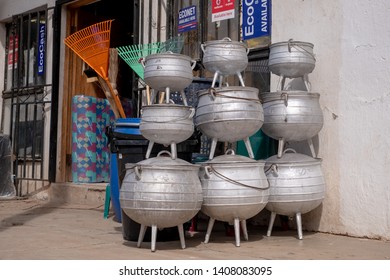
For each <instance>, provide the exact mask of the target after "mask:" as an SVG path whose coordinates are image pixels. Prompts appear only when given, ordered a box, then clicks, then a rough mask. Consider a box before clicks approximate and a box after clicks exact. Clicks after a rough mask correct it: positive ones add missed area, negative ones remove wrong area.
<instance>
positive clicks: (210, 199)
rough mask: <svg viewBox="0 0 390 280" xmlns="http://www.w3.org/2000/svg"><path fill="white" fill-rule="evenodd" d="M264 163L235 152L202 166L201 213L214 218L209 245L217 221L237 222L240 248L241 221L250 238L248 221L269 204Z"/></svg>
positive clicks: (236, 231) (235, 225) (210, 227)
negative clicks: (247, 226) (247, 227)
mask: <svg viewBox="0 0 390 280" xmlns="http://www.w3.org/2000/svg"><path fill="white" fill-rule="evenodd" d="M264 164H265V162H264V161H256V160H254V159H250V158H248V157H244V156H240V155H235V154H234V152H233V151H232V150H227V152H226V154H225V155H222V156H218V157H215V158H214V159H212V160H209V161H207V162H204V163H202V164H201V169H200V172H199V177H200V180H201V184H202V188H203V205H202V208H201V210H202V212H203V213H205V214H206V215H208V216H209V217H210V221H209V225H208V228H207V233H206V239H205V243H207V242H208V241H209V237H210V234H211V230H212V227H213V225H214V221H215V220H220V221H225V222H229V223H234V227H235V233H236V246H239V245H240V236H239V232H240V231H239V228H240V226H239V224H240V222H241V226H242V227H243V233H244V238H245V239H246V240H247V239H248V236H247V232H246V219H249V218H251V217H253V216H255V215H256V214H258V213H259V212H260V211H261V210H262V209H263V208H264V207H265V206H266V204H267V202H268V195H269V184H268V181H267V177H266V175H265V173H264Z"/></svg>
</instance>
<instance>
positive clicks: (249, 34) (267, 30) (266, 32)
mask: <svg viewBox="0 0 390 280" xmlns="http://www.w3.org/2000/svg"><path fill="white" fill-rule="evenodd" d="M270 35H271V0H243V2H242V36H243V40H248V39H252V38H257V37H263V36H270Z"/></svg>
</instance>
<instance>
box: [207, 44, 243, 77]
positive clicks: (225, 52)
mask: <svg viewBox="0 0 390 280" xmlns="http://www.w3.org/2000/svg"><path fill="white" fill-rule="evenodd" d="M201 48H202V50H203V53H204V56H203V60H202V62H203V65H204V67H205V68H206V69H207V70H209V71H211V72H219V73H221V74H222V75H233V74H236V73H237V72H241V71H243V70H244V69H245V68H246V67H247V65H248V55H247V46H246V45H245V44H244V43H242V42H238V41H232V40H231V39H230V38H224V39H222V40H213V41H207V42H205V43H204V44H202V45H201Z"/></svg>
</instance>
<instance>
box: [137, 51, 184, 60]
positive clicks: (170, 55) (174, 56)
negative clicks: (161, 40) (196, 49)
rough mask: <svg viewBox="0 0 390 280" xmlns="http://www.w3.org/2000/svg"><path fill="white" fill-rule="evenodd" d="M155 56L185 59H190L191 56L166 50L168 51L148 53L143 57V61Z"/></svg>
mask: <svg viewBox="0 0 390 280" xmlns="http://www.w3.org/2000/svg"><path fill="white" fill-rule="evenodd" d="M156 58H176V59H185V60H188V61H191V57H189V56H187V55H184V54H180V53H174V52H171V51H168V52H163V53H154V54H150V55H148V56H146V57H145V62H146V61H147V60H149V59H156Z"/></svg>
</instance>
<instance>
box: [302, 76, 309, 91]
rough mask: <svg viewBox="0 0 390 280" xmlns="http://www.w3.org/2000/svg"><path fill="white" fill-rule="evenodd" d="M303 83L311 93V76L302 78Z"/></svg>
mask: <svg viewBox="0 0 390 280" xmlns="http://www.w3.org/2000/svg"><path fill="white" fill-rule="evenodd" d="M302 80H303V83H304V84H305V87H306V90H307V91H310V90H311V84H310V82H309V75H308V74H305V75H303V76H302Z"/></svg>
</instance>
